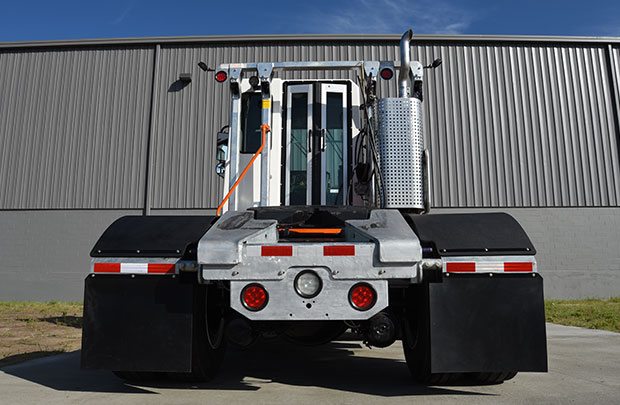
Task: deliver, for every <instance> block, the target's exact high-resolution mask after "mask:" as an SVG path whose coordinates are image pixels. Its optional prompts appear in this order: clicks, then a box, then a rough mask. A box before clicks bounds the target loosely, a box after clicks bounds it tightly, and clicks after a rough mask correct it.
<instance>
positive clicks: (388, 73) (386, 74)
mask: <svg viewBox="0 0 620 405" xmlns="http://www.w3.org/2000/svg"><path fill="white" fill-rule="evenodd" d="M379 75H381V78H382V79H383V80H390V79H391V78H392V77H394V71H393V70H392V69H390V68H383V69H381V71H380V72H379Z"/></svg>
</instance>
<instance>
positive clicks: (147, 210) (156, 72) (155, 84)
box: [143, 44, 161, 215]
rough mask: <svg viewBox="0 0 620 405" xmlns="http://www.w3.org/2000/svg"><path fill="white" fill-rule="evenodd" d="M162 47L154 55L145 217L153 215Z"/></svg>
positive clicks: (145, 187)
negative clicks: (154, 151) (160, 54)
mask: <svg viewBox="0 0 620 405" xmlns="http://www.w3.org/2000/svg"><path fill="white" fill-rule="evenodd" d="M160 49H161V46H160V45H159V44H157V45H155V53H154V55H153V82H152V83H151V106H150V113H149V114H150V115H149V129H148V137H147V144H146V171H145V175H144V210H143V214H144V215H151V205H152V195H151V194H152V183H153V181H152V179H151V176H152V168H153V157H152V156H151V153H152V152H153V142H154V138H155V127H156V122H157V111H156V108H157V99H158V93H159V92H158V89H159V71H160V69H159V53H160Z"/></svg>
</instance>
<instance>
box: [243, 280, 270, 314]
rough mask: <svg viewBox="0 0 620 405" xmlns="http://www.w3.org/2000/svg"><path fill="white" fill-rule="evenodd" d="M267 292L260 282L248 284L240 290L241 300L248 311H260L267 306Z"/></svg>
mask: <svg viewBox="0 0 620 405" xmlns="http://www.w3.org/2000/svg"><path fill="white" fill-rule="evenodd" d="M268 301H269V294H267V290H265V287H263V286H262V285H260V284H249V285H247V286H246V287H245V288H244V289H243V291H241V302H242V303H243V306H244V307H246V308H247V309H249V310H250V311H260V310H261V309H263V308H265V307H266V306H267V302H268Z"/></svg>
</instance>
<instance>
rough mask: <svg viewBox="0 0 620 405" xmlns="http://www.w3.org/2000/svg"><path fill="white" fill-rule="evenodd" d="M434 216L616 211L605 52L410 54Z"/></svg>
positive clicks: (504, 47) (507, 48)
mask: <svg viewBox="0 0 620 405" xmlns="http://www.w3.org/2000/svg"><path fill="white" fill-rule="evenodd" d="M416 52H420V54H421V55H425V57H423V58H422V59H425V60H426V61H429V60H432V58H433V57H442V59H443V61H444V63H443V65H442V66H441V67H440V68H439V69H438V70H436V71H435V72H431V71H428V70H427V71H426V72H427V77H426V84H427V86H426V90H427V91H426V100H425V101H426V104H425V108H426V128H427V139H426V142H427V145H428V146H429V149H430V150H431V158H432V160H433V162H432V172H433V173H432V174H433V203H434V205H435V206H437V207H532V206H534V207H536V206H542V207H566V206H617V205H618V203H619V201H620V194H619V192H620V187H619V185H618V180H619V171H618V148H617V137H618V133H617V129H616V127H615V124H614V118H613V114H614V111H613V109H614V106H613V105H612V103H611V97H610V92H611V91H612V84H611V83H610V82H609V77H608V75H607V72H606V70H607V69H606V56H605V49H604V47H597V46H594V47H590V46H588V47H583V46H575V45H527V46H526V45H510V44H498V45H496V46H494V45H483V46H479V45H462V46H461V45H446V46H432V47H416Z"/></svg>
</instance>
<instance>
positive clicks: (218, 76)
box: [215, 70, 228, 83]
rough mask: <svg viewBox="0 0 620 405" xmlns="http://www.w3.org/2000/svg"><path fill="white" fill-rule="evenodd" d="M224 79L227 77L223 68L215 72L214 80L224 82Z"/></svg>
mask: <svg viewBox="0 0 620 405" xmlns="http://www.w3.org/2000/svg"><path fill="white" fill-rule="evenodd" d="M226 79H228V73H226V72H224V71H223V70H220V71H219V72H217V73H216V74H215V81H216V82H218V83H222V82H225V81H226Z"/></svg>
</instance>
